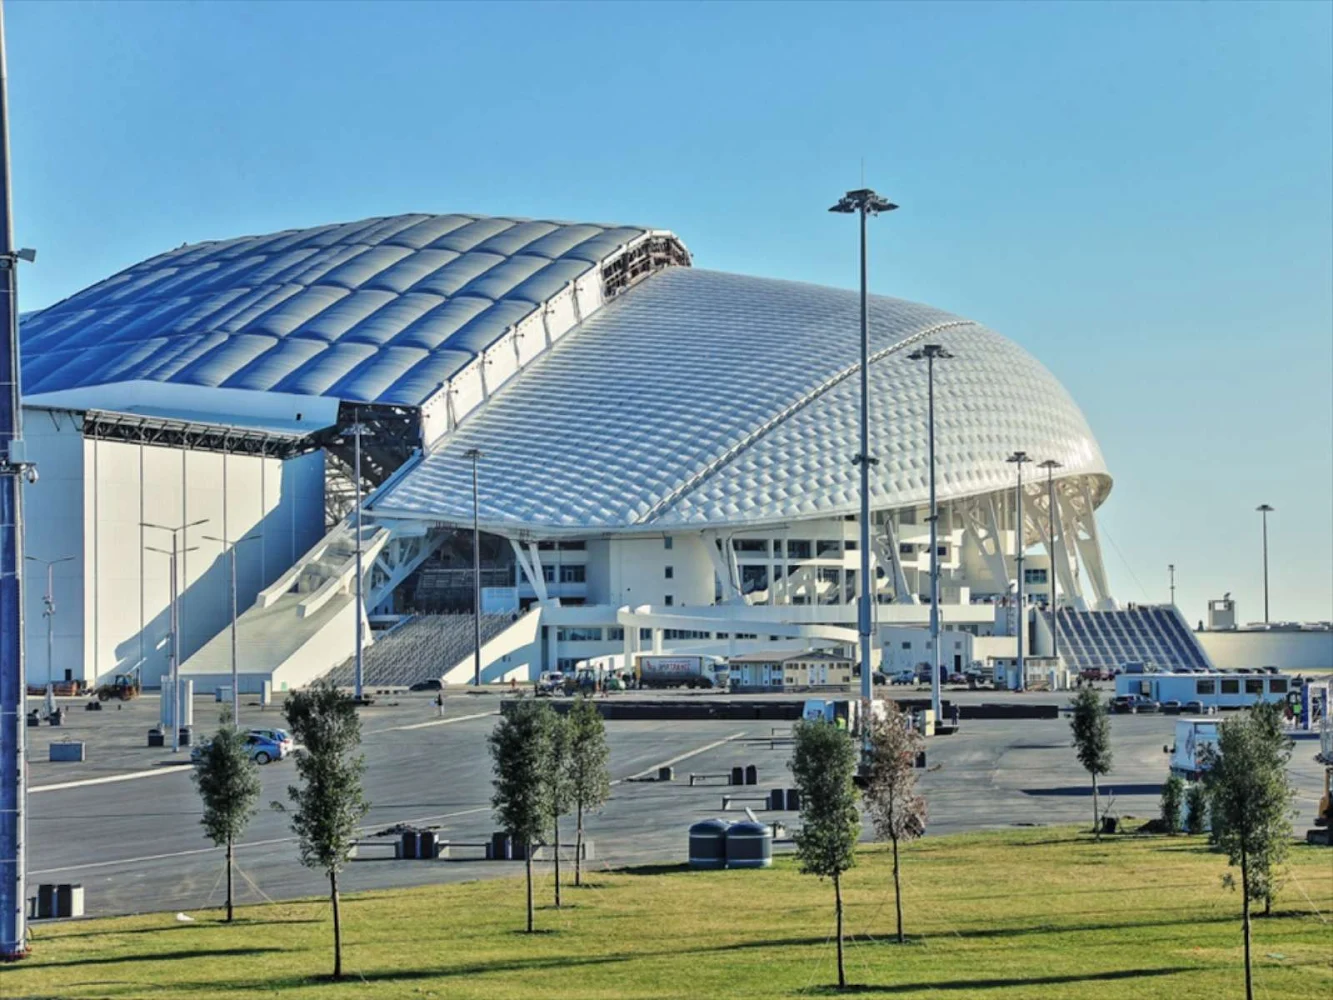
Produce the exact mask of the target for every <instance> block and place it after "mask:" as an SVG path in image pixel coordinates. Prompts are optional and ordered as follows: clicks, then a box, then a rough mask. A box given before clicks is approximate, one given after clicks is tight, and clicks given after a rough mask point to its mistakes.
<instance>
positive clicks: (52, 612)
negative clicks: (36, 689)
mask: <svg viewBox="0 0 1333 1000" xmlns="http://www.w3.org/2000/svg"><path fill="white" fill-rule="evenodd" d="M23 558H24V559H27V560H28V561H29V562H35V563H41V564H42V565H44V566H45V567H46V593H45V594H43V595H42V617H43V618H45V619H46V680H47V682H48V683H50V682H54V681H55V679H56V674H55V670H56V665H55V656H54V652H53V650H54V647H55V638H54V632H55V621H56V579H55V569H56V566H57V565H59V564H60V563H63V562H69V561H70V560H72V559H73V558H74V556H61V557H60V558H59V559H38V558H37V557H36V556H27V555H25V556H24V557H23Z"/></svg>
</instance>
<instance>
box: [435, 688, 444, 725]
mask: <svg viewBox="0 0 1333 1000" xmlns="http://www.w3.org/2000/svg"><path fill="white" fill-rule="evenodd" d="M435 714H436V715H437V716H438V717H439V718H441V719H443V718H444V688H440V693H439V694H437V695H436V696H435Z"/></svg>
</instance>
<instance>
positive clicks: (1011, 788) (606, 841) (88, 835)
mask: <svg viewBox="0 0 1333 1000" xmlns="http://www.w3.org/2000/svg"><path fill="white" fill-rule="evenodd" d="M954 697H957V698H958V699H959V700H988V701H994V700H1000V699H998V698H997V696H996V695H994V694H990V693H987V694H983V693H980V692H977V693H964V694H960V695H955V696H954ZM1009 697H1014V696H1009ZM1026 697H1027V698H1029V699H1030V700H1033V701H1042V702H1046V703H1050V702H1057V701H1058V702H1064V701H1065V700H1066V699H1065V698H1064V696H1062V695H1052V694H1047V695H1037V694H1034V695H1029V696H1026ZM431 698H432V696H431V695H428V694H420V695H415V694H414V695H404V696H401V697H398V698H396V699H388V700H385V701H381V702H380V703H379V704H376V705H375V706H373V707H370V708H366V709H363V731H364V740H363V747H364V752H365V756H366V765H367V773H366V789H367V795H368V798H369V799H370V801H371V803H372V808H371V812H370V814H369V815H368V816H367V818H366V821H365V829H366V831H367V832H368V833H375V832H378V831H380V830H383V829H385V828H387V827H390V826H392V825H394V824H396V823H411V824H415V825H420V826H434V827H437V828H438V829H439V830H440V832H441V835H442V836H443V837H445V838H448V839H451V840H454V841H482V840H484V839H486V838H488V837H489V835H490V833H491V831H492V829H493V823H492V820H491V816H490V760H489V757H488V755H487V752H486V744H485V740H486V735H487V734H488V733H489V732H490V730H491V727H492V726H493V725H494V724H495V720H496V714H495V713H496V712H497V711H498V708H499V698H498V697H496V696H495V695H493V694H488V695H463V694H458V695H451V696H450V697H449V698H448V707H447V712H446V717H445V718H444V719H439V718H437V717H436V710H435V708H434V706H433V705H432V703H431ZM31 704H32V706H33V707H35V705H36V700H35V699H34V700H32V702H31ZM71 704H72V707H73V710H72V711H71V712H69V713H68V715H67V724H66V725H65V726H63V727H61V728H53V727H49V726H46V725H43V726H42V727H40V728H30V729H28V731H27V734H28V737H29V756H30V760H31V762H32V763H31V766H30V782H31V786H32V795H31V798H30V799H29V815H28V844H29V851H30V853H29V878H30V883H32V885H30V891H35V884H36V883H38V882H81V883H82V884H83V885H84V887H85V890H86V899H87V903H86V905H87V911H88V912H89V913H90V914H99V915H100V914H113V913H130V912H141V911H148V910H162V909H175V910H191V909H198V908H202V907H206V906H209V905H217V904H218V902H219V901H220V899H221V898H222V897H221V892H222V890H221V886H220V874H221V871H222V865H221V853H220V852H218V851H217V850H216V849H214V848H212V846H211V844H210V842H209V841H208V840H206V839H205V837H204V835H203V830H202V829H201V827H200V826H199V801H198V797H197V795H196V793H195V790H194V787H193V784H192V783H191V781H190V779H189V773H190V770H191V769H190V768H189V766H188V765H184V764H181V763H178V761H180V760H181V759H182V758H184V759H185V760H188V757H187V756H186V753H185V752H184V751H182V753H181V754H180V755H179V756H177V757H175V758H173V755H172V754H171V752H170V750H167V751H165V752H164V751H162V750H149V749H148V748H147V747H146V746H145V745H144V744H145V742H146V741H145V733H146V731H147V729H148V728H149V727H150V726H151V725H152V724H154V723H155V722H156V719H157V709H158V706H157V700H156V698H154V697H151V696H149V697H145V698H143V699H140V700H139V701H136V702H132V703H129V704H126V705H124V706H119V703H112V704H111V705H110V706H108V708H107V709H106V710H104V711H102V712H84V711H82V710H81V708H80V707H79V706H81V705H82V701H81V700H72V701H71ZM118 706H119V707H118ZM218 707H219V706H217V705H215V704H214V703H212V701H211V700H208V701H205V700H204V699H199V700H198V701H197V702H196V708H195V719H196V728H197V729H198V730H199V731H206V730H207V729H209V728H211V726H212V725H213V720H214V719H216V712H217V708H218ZM242 718H243V721H244V722H245V723H246V724H247V725H252V726H276V725H281V716H280V712H279V711H278V710H277V709H269V710H267V711H264V712H262V713H261V712H260V710H259V709H258V707H257V706H243V708H242ZM775 727H776V728H777V729H779V730H785V729H787V728H788V726H787V725H786V724H783V723H772V722H767V721H764V722H749V721H746V722H723V721H714V720H709V721H669V722H618V721H612V722H609V723H608V724H607V734H608V741H609V744H610V748H611V771H612V777H613V778H614V779H616V780H617V781H618V783H617V784H616V786H615V787H614V788H613V793H612V798H611V801H610V802H609V803H608V804H607V806H606V808H605V809H604V810H603V811H602V812H601V813H600V814H598V815H596V816H593V817H590V819H589V821H588V823H587V827H588V835H589V836H590V837H591V838H592V839H593V840H594V841H595V847H596V860H595V861H594V862H592V867H593V868H600V867H602V866H605V865H612V866H614V865H621V864H627V863H642V862H676V861H681V860H683V858H684V854H685V845H686V830H687V828H688V826H689V825H690V824H691V823H693V822H695V821H696V820H698V819H701V818H704V817H709V816H715V815H720V814H721V805H722V801H721V800H722V795H723V794H724V793H725V792H727V791H728V789H726V788H725V787H722V786H719V785H707V786H698V787H694V788H691V787H689V785H688V781H687V778H688V774H689V772H691V771H696V772H701V773H703V772H707V773H717V772H725V771H729V770H730V768H731V767H732V766H734V765H737V764H754V765H755V766H756V767H757V768H758V771H759V779H760V780H759V785H758V786H757V789H758V793H759V794H764V793H766V792H767V790H768V789H770V788H773V787H785V786H787V785H789V784H790V780H789V775H788V773H787V770H786V761H787V755H788V751H789V747H788V745H787V744H786V743H785V742H784V741H783V740H782V739H781V738H779V739H778V740H776V741H773V740H772V739H771V735H772V730H773V729H774V728H775ZM1173 732H1174V719H1172V718H1170V717H1160V716H1117V717H1115V719H1114V721H1113V738H1114V748H1115V767H1114V768H1113V770H1112V773H1111V774H1110V775H1109V776H1108V777H1107V778H1106V779H1105V780H1104V781H1103V782H1102V789H1103V797H1102V804H1103V806H1104V807H1107V806H1109V808H1110V809H1111V810H1112V811H1113V812H1115V813H1118V814H1119V815H1121V816H1138V817H1145V816H1152V815H1155V814H1156V812H1157V802H1158V795H1159V792H1160V786H1161V782H1162V781H1163V780H1164V779H1165V777H1166V757H1165V755H1164V754H1163V753H1162V747H1163V744H1169V743H1170V742H1171V740H1172V738H1173ZM64 737H70V738H73V739H81V740H85V741H86V743H87V746H88V754H89V759H88V760H87V761H86V762H84V763H81V764H52V763H49V762H48V761H47V745H48V744H49V743H51V742H52V741H55V740H59V739H62V738H64ZM779 737H780V734H779ZM927 753H928V761H927V764H928V766H927V770H926V772H925V774H924V775H923V776H922V788H923V791H924V793H925V795H926V797H927V799H928V801H929V804H930V824H929V833H931V834H943V833H955V832H959V831H964V830H977V829H985V828H997V827H1005V826H1011V825H1014V824H1035V825H1043V824H1061V823H1078V822H1086V821H1088V820H1089V819H1090V816H1091V793H1090V786H1089V784H1088V781H1087V775H1086V773H1085V772H1084V771H1083V770H1082V769H1081V768H1080V767H1079V766H1078V763H1077V761H1076V760H1075V759H1074V756H1073V752H1072V750H1071V748H1070V746H1069V726H1068V722H1067V721H1066V720H1065V719H1063V718H1061V719H1052V720H994V721H991V720H988V721H975V722H969V723H965V725H964V728H963V729H962V730H961V731H960V732H959V733H958V734H956V735H953V736H941V737H936V738H934V739H933V740H931V741H929V743H928V748H927ZM1313 753H1314V744H1312V743H1310V742H1299V743H1298V744H1297V750H1296V753H1295V755H1294V760H1293V769H1292V770H1293V777H1294V780H1295V783H1296V785H1297V787H1298V789H1299V792H1300V799H1299V804H1300V810H1301V820H1300V822H1301V824H1302V825H1301V826H1300V827H1299V828H1300V829H1304V826H1306V825H1309V822H1310V820H1311V819H1312V817H1313V815H1314V810H1315V806H1316V803H1317V800H1318V797H1319V795H1320V794H1321V793H1322V770H1321V769H1320V768H1319V766H1318V765H1317V764H1315V763H1314V761H1313V759H1312V757H1313ZM665 764H671V765H672V766H674V768H675V772H676V780H675V781H674V782H671V783H659V782H656V781H636V780H625V779H629V778H633V777H635V776H637V775H640V774H646V775H648V776H653V775H655V774H656V770H657V768H658V767H659V766H662V765H665ZM261 775H262V780H263V786H264V792H263V796H262V798H261V803H262V805H263V807H262V808H261V810H260V812H259V814H258V815H257V816H256V817H255V819H254V821H253V822H252V824H251V826H250V828H249V830H248V832H247V834H246V837H245V838H244V841H243V842H242V843H241V845H240V846H239V849H238V851H237V861H238V864H239V866H240V869H241V871H242V872H243V876H242V877H241V878H239V879H238V881H237V885H238V890H239V894H240V899H241V900H242V901H257V900H261V899H264V898H272V899H283V898H293V897H299V896H309V895H318V894H320V893H322V892H324V891H325V889H326V883H325V882H324V880H323V879H322V877H321V876H320V875H319V874H318V873H316V872H312V871H308V870H306V869H304V868H302V867H301V866H300V864H299V862H298V861H297V857H296V846H295V841H294V838H293V837H292V835H291V831H290V828H289V825H288V823H289V821H288V817H286V816H284V815H283V814H282V813H280V812H278V811H276V810H274V809H272V808H270V807H269V804H270V803H271V802H274V801H285V799H286V789H287V786H288V785H289V784H290V783H292V782H293V781H295V768H294V766H293V764H292V762H291V761H290V760H284V761H280V762H275V763H273V764H269V765H267V766H265V767H263V768H262V769H261ZM745 791H747V792H752V791H754V789H746V790H745ZM746 804H754V805H757V804H758V803H746ZM732 815H734V816H737V817H741V816H743V815H744V813H743V812H741V811H740V807H739V806H737V807H734V811H733V813H732ZM762 815H763V816H764V818H766V819H777V820H779V821H783V820H785V821H788V822H790V821H794V820H795V814H794V813H767V812H765V813H763V814H762ZM564 836H565V838H566V839H568V840H572V837H573V825H572V821H570V822H569V823H568V824H567V825H566V828H565V834H564ZM471 853H473V854H479V852H471ZM517 870H518V866H516V865H514V864H512V863H505V862H486V861H482V860H449V861H445V860H440V861H420V862H412V861H391V860H363V861H354V862H352V863H351V864H350V865H349V866H348V869H347V871H346V874H345V876H344V878H343V885H344V886H345V887H346V888H347V889H348V890H357V889H382V888H390V887H395V886H408V885H419V884H426V883H431V882H446V881H456V880H464V879H475V878H481V877H490V876H494V875H503V874H513V873H516V872H517Z"/></svg>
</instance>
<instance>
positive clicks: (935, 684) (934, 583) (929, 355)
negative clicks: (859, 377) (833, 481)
mask: <svg viewBox="0 0 1333 1000" xmlns="http://www.w3.org/2000/svg"><path fill="white" fill-rule="evenodd" d="M952 357H953V355H952V354H950V353H949V352H948V351H946V350H945V349H944V348H943V347H941V346H940V345H939V344H927V345H926V346H925V347H923V348H921V349H920V350H919V351H913V352H912V353H911V354H909V355H908V358H910V359H911V360H912V361H920V360H921V359H923V358H924V359H925V361H926V385H927V390H926V392H927V396H926V398H927V400H928V402H927V407H926V436H927V442H928V447H927V451H928V453H929V456H930V459H929V460H930V646H931V648H932V649H933V650H934V651H935V653H934V656H932V657H931V666H932V669H931V672H930V707H931V708H932V709H933V710H934V712H935V722H936V723H939V722H940V721H941V718H940V717H941V714H942V712H943V709H942V707H941V704H940V656H941V653H940V554H939V553H940V546H939V526H940V508H939V505H938V504H937V503H936V500H935V362H936V361H944V360H947V359H949V358H952Z"/></svg>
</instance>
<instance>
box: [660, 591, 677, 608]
mask: <svg viewBox="0 0 1333 1000" xmlns="http://www.w3.org/2000/svg"><path fill="white" fill-rule="evenodd" d="M662 603H663V604H665V605H666V606H667V607H668V608H669V607H672V606H674V605H675V603H676V598H675V597H674V596H673V595H671V594H667V595H665V596H664V597H663V598H662Z"/></svg>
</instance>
